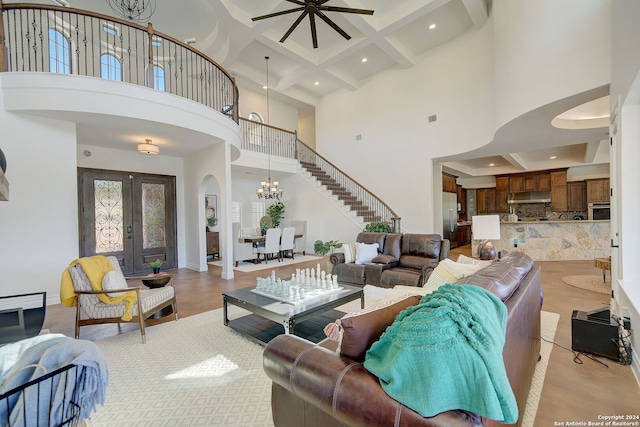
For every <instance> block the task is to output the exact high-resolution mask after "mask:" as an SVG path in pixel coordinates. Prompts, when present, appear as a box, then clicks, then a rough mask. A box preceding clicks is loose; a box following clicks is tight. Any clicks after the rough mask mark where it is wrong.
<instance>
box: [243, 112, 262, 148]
mask: <svg viewBox="0 0 640 427" xmlns="http://www.w3.org/2000/svg"><path fill="white" fill-rule="evenodd" d="M247 119H249V120H251V122H258V123H264V122H263V120H262V116H261V115H260V114H259V113H255V112H253V113H249V116H248V117H247ZM251 122H249V123H248V125H249V143H250V144H255V145H262V125H259V124H257V123H251Z"/></svg>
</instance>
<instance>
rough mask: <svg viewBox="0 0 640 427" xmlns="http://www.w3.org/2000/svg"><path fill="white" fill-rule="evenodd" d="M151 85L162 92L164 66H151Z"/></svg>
mask: <svg viewBox="0 0 640 427" xmlns="http://www.w3.org/2000/svg"><path fill="white" fill-rule="evenodd" d="M153 87H154V89H158V90H161V91H163V92H164V68H162V67H161V66H159V65H154V66H153Z"/></svg>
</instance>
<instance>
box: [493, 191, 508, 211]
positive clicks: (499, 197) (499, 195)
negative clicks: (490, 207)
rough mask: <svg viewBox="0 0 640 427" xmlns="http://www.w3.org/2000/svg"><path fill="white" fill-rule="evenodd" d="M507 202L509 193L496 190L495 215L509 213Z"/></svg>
mask: <svg viewBox="0 0 640 427" xmlns="http://www.w3.org/2000/svg"><path fill="white" fill-rule="evenodd" d="M507 200H509V191H507V190H496V210H495V212H496V213H507V212H509V204H508V203H507Z"/></svg>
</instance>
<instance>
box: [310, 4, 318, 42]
mask: <svg viewBox="0 0 640 427" xmlns="http://www.w3.org/2000/svg"><path fill="white" fill-rule="evenodd" d="M309 23H310V24H311V39H312V40H313V48H314V49H317V48H318V33H317V32H316V18H315V14H313V13H311V14H309Z"/></svg>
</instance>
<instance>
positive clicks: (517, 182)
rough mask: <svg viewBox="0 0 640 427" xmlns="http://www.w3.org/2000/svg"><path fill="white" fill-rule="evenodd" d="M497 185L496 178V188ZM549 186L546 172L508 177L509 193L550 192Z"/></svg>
mask: <svg viewBox="0 0 640 427" xmlns="http://www.w3.org/2000/svg"><path fill="white" fill-rule="evenodd" d="M497 183H498V178H496V187H497ZM551 185H552V183H551V176H550V174H549V173H548V172H542V173H538V172H536V173H523V174H516V175H511V176H510V177H509V191H511V192H512V193H522V192H527V191H549V190H551Z"/></svg>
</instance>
